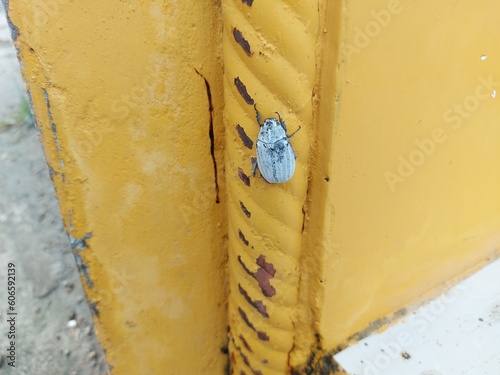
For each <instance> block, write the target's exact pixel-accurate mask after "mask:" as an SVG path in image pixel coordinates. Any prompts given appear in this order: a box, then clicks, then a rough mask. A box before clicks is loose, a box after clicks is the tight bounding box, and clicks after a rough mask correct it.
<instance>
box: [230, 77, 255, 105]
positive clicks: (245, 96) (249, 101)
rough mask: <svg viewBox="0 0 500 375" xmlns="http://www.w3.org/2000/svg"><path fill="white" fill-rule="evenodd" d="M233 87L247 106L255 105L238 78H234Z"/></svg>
mask: <svg viewBox="0 0 500 375" xmlns="http://www.w3.org/2000/svg"><path fill="white" fill-rule="evenodd" d="M234 85H235V86H236V88H237V89H238V92H239V93H240V95H241V97H242V98H243V99H245V102H246V103H247V104H250V105H254V104H255V102H254V100H253V99H252V97H251V96H250V94H249V93H248V91H247V88H246V86H245V85H244V84H243V82H241V80H240V77H236V78H235V79H234Z"/></svg>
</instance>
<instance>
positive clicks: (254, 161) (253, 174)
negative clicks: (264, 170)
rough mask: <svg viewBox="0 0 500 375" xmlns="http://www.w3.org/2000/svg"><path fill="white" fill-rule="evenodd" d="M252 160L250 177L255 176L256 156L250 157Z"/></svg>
mask: <svg viewBox="0 0 500 375" xmlns="http://www.w3.org/2000/svg"><path fill="white" fill-rule="evenodd" d="M250 160H252V177H255V172H256V171H257V168H258V165H257V158H250Z"/></svg>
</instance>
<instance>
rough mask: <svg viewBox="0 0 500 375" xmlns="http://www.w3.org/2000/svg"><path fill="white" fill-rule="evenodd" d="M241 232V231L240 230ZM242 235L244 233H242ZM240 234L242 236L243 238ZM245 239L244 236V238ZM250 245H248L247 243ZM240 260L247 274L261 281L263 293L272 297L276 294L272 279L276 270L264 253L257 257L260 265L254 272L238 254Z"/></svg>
mask: <svg viewBox="0 0 500 375" xmlns="http://www.w3.org/2000/svg"><path fill="white" fill-rule="evenodd" d="M240 232H241V231H240ZM241 235H242V234H241ZM241 235H240V238H241ZM242 241H243V238H242ZM247 246H248V245H247ZM238 262H239V263H240V264H241V266H242V267H243V269H244V270H245V272H246V273H247V274H249V275H250V276H252V277H253V278H254V279H255V280H257V282H258V283H259V287H260V289H261V290H262V293H263V294H264V295H265V296H266V297H272V296H274V295H275V294H276V289H274V287H273V286H272V285H271V283H270V281H269V280H270V279H272V278H273V277H274V274H275V273H276V270H275V269H274V267H273V265H272V264H271V263H267V262H266V258H265V257H264V255H262V254H261V255H259V257H258V258H257V262H256V263H257V265H258V266H259V267H260V268H259V269H258V270H257V271H255V272H252V271H251V270H250V269H249V268H248V267H247V266H246V264H245V263H243V261H242V260H241V256H239V255H238Z"/></svg>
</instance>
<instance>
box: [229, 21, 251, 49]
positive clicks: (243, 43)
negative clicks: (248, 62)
mask: <svg viewBox="0 0 500 375" xmlns="http://www.w3.org/2000/svg"><path fill="white" fill-rule="evenodd" d="M233 37H234V40H235V41H236V43H238V44H239V45H240V46H241V48H243V51H245V53H246V54H247V55H248V56H252V51H251V50H250V43H248V40H246V39H245V38H244V37H243V34H242V32H241V31H240V30H238V29H237V28H236V27H235V28H233Z"/></svg>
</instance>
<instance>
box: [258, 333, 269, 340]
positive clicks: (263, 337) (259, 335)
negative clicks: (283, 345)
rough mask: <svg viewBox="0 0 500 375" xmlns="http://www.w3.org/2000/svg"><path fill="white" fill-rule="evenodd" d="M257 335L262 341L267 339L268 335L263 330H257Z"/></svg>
mask: <svg viewBox="0 0 500 375" xmlns="http://www.w3.org/2000/svg"><path fill="white" fill-rule="evenodd" d="M257 336H258V337H259V339H261V340H262V341H269V336H268V335H267V333H265V332H262V331H258V332H257Z"/></svg>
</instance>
